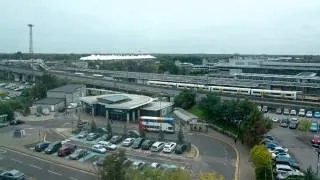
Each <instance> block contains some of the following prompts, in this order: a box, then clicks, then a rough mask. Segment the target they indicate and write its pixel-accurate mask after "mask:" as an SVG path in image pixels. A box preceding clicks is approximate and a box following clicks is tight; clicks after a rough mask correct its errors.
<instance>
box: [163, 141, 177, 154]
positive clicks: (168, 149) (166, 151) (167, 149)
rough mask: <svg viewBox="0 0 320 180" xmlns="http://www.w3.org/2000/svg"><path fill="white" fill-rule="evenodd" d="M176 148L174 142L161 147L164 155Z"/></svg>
mask: <svg viewBox="0 0 320 180" xmlns="http://www.w3.org/2000/svg"><path fill="white" fill-rule="evenodd" d="M176 147H177V143H175V142H169V143H166V144H165V145H164V147H163V150H162V151H163V152H165V153H171V152H173V151H174V149H175V148H176Z"/></svg>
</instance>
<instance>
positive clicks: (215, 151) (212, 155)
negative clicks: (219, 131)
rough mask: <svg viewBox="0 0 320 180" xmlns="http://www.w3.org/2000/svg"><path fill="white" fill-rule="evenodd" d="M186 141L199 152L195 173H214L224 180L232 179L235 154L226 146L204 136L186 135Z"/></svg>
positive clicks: (194, 167) (194, 165) (194, 166)
mask: <svg viewBox="0 0 320 180" xmlns="http://www.w3.org/2000/svg"><path fill="white" fill-rule="evenodd" d="M185 137H186V139H187V140H188V141H191V142H192V143H193V144H194V145H196V146H197V147H198V149H199V151H200V159H199V160H198V161H195V162H194V164H193V166H192V167H193V169H194V170H195V171H209V172H210V171H213V170H214V171H216V172H218V173H220V174H221V175H223V176H224V178H225V179H226V180H232V179H234V175H235V162H236V157H237V155H236V152H235V150H234V149H233V148H232V147H231V146H229V145H228V144H226V143H224V142H222V141H219V140H217V139H214V138H211V137H208V136H206V135H205V134H191V133H189V134H186V136H185Z"/></svg>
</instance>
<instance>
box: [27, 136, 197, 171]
mask: <svg viewBox="0 0 320 180" xmlns="http://www.w3.org/2000/svg"><path fill="white" fill-rule="evenodd" d="M102 140H104V139H101V137H98V138H96V139H93V140H87V138H86V137H81V138H79V136H78V135H74V136H72V137H71V138H69V139H67V140H64V141H62V144H63V145H62V146H66V145H67V144H72V145H75V146H76V148H75V149H73V150H72V152H70V154H69V153H68V154H67V155H65V156H63V157H58V152H57V151H55V152H53V153H52V154H51V153H49V154H47V155H48V156H54V157H57V158H64V159H65V160H71V158H70V156H71V154H72V153H73V152H74V151H75V150H76V149H83V150H85V151H86V152H87V153H86V155H85V156H83V157H81V158H79V159H77V160H72V161H79V163H86V164H89V165H92V166H96V165H97V164H98V162H99V159H101V158H103V157H105V156H107V155H108V154H110V153H111V152H112V151H113V150H111V149H106V152H103V151H102V152H99V151H96V150H93V146H94V145H97V144H101V141H102ZM124 140H125V139H124V138H123V139H122V140H121V141H119V142H118V143H117V144H116V147H117V148H116V149H119V148H121V149H125V151H126V155H127V157H128V159H129V160H131V162H132V164H135V163H140V164H142V166H144V167H145V166H150V167H151V164H152V163H157V164H159V165H158V166H159V168H164V169H166V168H183V169H185V168H189V166H188V164H189V163H188V162H189V161H191V160H192V159H188V158H186V157H184V155H178V154H175V153H174V149H173V150H172V152H169V153H164V152H162V150H163V149H164V148H165V147H162V148H160V149H159V152H152V151H151V150H142V149H141V148H137V149H133V148H131V147H130V146H131V145H132V144H130V145H128V146H126V147H125V146H123V144H124V143H123V141H124ZM35 146H36V144H30V145H28V146H26V148H27V149H29V150H30V151H33V152H34V153H43V154H45V153H44V150H43V151H41V152H36V151H35ZM190 164H191V162H190ZM139 166H140V165H139Z"/></svg>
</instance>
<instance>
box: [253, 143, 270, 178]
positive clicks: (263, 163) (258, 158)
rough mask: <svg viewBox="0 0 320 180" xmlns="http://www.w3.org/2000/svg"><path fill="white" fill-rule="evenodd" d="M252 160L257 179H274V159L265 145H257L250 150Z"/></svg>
mask: <svg viewBox="0 0 320 180" xmlns="http://www.w3.org/2000/svg"><path fill="white" fill-rule="evenodd" d="M250 158H251V160H252V162H253V164H254V166H255V168H256V170H255V171H256V178H257V179H271V178H272V170H271V167H272V157H271V154H270V153H269V151H268V150H267V148H266V147H265V146H264V145H255V146H253V148H252V149H251V150H250Z"/></svg>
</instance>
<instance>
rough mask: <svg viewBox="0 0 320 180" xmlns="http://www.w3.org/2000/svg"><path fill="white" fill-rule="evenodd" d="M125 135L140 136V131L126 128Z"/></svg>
mask: <svg viewBox="0 0 320 180" xmlns="http://www.w3.org/2000/svg"><path fill="white" fill-rule="evenodd" d="M127 137H130V138H138V137H140V133H139V132H138V131H137V130H128V132H127Z"/></svg>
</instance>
